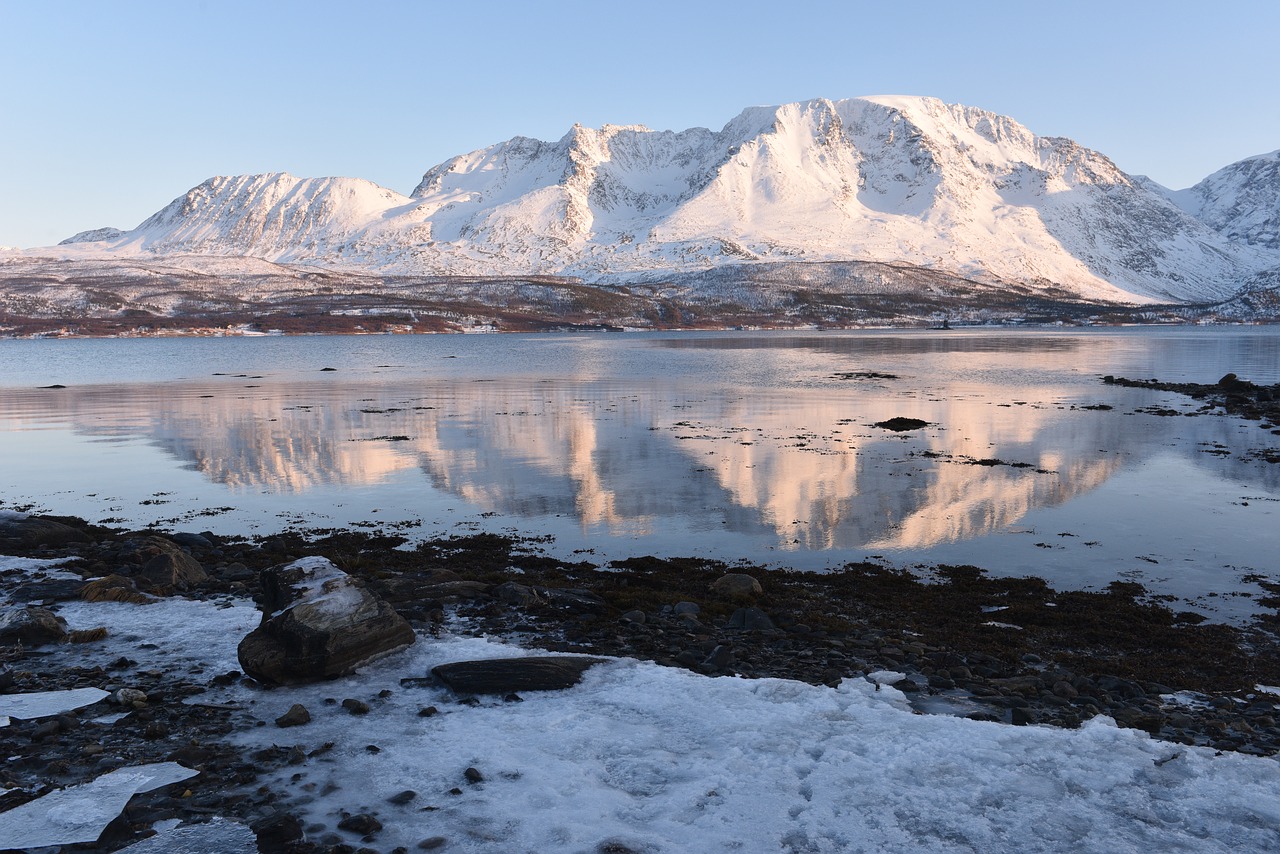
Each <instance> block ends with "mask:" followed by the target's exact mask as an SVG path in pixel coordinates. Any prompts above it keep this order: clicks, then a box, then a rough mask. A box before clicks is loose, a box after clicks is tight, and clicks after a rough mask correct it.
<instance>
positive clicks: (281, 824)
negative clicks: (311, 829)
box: [249, 812, 302, 854]
mask: <svg viewBox="0 0 1280 854" xmlns="http://www.w3.org/2000/svg"><path fill="white" fill-rule="evenodd" d="M249 829H250V830H252V831H253V834H254V836H256V837H257V841H258V850H259V851H260V852H263V854H268V852H276V851H284V850H285V849H286V848H288V846H289V845H290V843H293V842H298V841H300V840H301V839H302V823H301V822H299V821H298V819H297V818H295V817H294V816H291V815H289V814H288V813H285V812H275V813H272V814H270V815H268V816H266V817H264V818H260V819H258V820H257V821H255V822H254V823H253V824H251V825H249Z"/></svg>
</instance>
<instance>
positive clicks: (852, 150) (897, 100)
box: [19, 96, 1280, 303]
mask: <svg viewBox="0 0 1280 854" xmlns="http://www.w3.org/2000/svg"><path fill="white" fill-rule="evenodd" d="M1249 162H1250V161H1245V163H1249ZM1237 167H1240V168H1239V169H1237ZM1269 168H1270V170H1271V171H1270V173H1269V174H1270V175H1271V176H1272V180H1271V181H1270V183H1268V184H1267V185H1265V186H1261V187H1260V186H1257V185H1256V181H1255V180H1254V179H1255V178H1256V175H1255V173H1254V171H1249V170H1244V169H1243V167H1241V164H1237V165H1236V166H1235V167H1228V169H1227V170H1223V172H1220V173H1217V176H1211V178H1210V179H1206V182H1203V183H1202V184H1201V185H1197V187H1196V188H1192V189H1191V190H1186V191H1182V193H1184V194H1190V195H1188V196H1187V197H1186V198H1183V197H1182V196H1181V195H1179V194H1174V193H1171V192H1170V191H1168V190H1166V189H1164V188H1162V187H1159V186H1158V185H1155V184H1154V183H1153V182H1151V181H1149V180H1146V179H1140V178H1133V177H1131V176H1129V175H1126V174H1125V173H1124V172H1122V171H1120V170H1119V169H1118V168H1116V166H1115V165H1114V164H1113V163H1112V162H1111V161H1110V160H1109V159H1107V158H1106V157H1105V156H1103V155H1102V154H1099V153H1098V152H1096V151H1092V150H1090V149H1087V148H1083V147H1082V146H1080V145H1078V144H1076V143H1075V142H1072V141H1071V140H1069V139H1064V138H1055V137H1040V136H1036V135H1035V134H1033V133H1031V131H1029V130H1028V129H1027V128H1025V127H1023V126H1022V125H1020V124H1018V123H1017V122H1016V121H1014V120H1013V119H1010V118H1007V117H1004V116H1000V115H997V114H995V113H990V112H987V111H985V110H980V109H977V108H974V107H966V106H961V105H954V104H945V103H943V102H941V101H939V100H937V99H933V98H921V97H906V96H893V97H868V98H852V99H848V100H842V101H829V100H825V99H817V100H812V101H805V102H801V103H795V104H786V105H783V106H779V107H751V108H748V109H746V110H744V111H743V112H742V113H741V114H740V115H739V116H737V117H736V118H734V119H733V120H732V121H730V122H729V123H728V124H726V125H725V126H724V127H723V128H722V129H721V130H720V131H711V130H708V129H705V128H693V129H690V130H686V131H682V132H679V133H676V132H671V131H652V130H649V129H647V128H644V127H640V126H616V125H606V126H604V127H603V128H600V129H598V130H597V129H591V128H585V127H581V126H576V125H575V126H574V127H573V129H571V130H570V131H569V132H568V133H567V134H566V135H565V136H564V137H563V138H562V139H560V140H558V141H556V142H542V141H539V140H535V139H529V138H526V137H516V138H514V139H511V140H508V141H507V142H503V143H500V144H498V145H494V146H490V147H489V148H485V149H481V150H479V151H473V152H471V153H470V154H465V155H461V156H459V157H455V158H453V159H451V160H449V161H446V162H445V163H442V164H440V165H438V166H435V167H433V168H431V169H430V170H428V171H427V172H426V174H425V175H424V176H423V178H422V181H421V182H420V183H419V184H418V186H417V187H416V188H415V189H414V190H413V192H412V194H411V195H409V196H405V195H401V194H399V193H396V192H394V191H392V190H388V189H386V188H383V187H379V186H377V185H375V184H372V183H370V182H368V181H364V180H360V179H356V178H311V179H300V178H295V177H293V176H290V175H286V174H268V175H242V176H236V177H218V178H212V179H210V180H208V181H206V182H205V183H203V184H201V185H200V186H198V187H196V188H194V189H192V190H191V191H190V192H188V193H187V194H186V195H184V196H182V197H180V198H178V199H175V200H174V201H173V202H172V203H171V204H170V205H169V206H167V207H166V208H165V209H163V210H162V211H160V212H159V213H157V214H155V215H154V216H152V217H150V218H149V219H147V220H146V221H145V222H143V223H142V224H141V225H139V226H138V227H137V228H135V229H132V230H130V231H125V232H116V231H115V230H114V229H97V230H95V231H92V232H84V233H82V234H80V235H77V236H76V237H74V238H71V241H69V242H68V244H66V245H61V246H57V247H52V248H50V249H41V250H27V251H26V252H23V253H19V255H20V256H21V257H25V258H66V259H93V258H106V259H117V260H121V261H123V260H126V259H131V258H132V259H141V258H155V257H157V256H158V257H177V256H183V255H215V256H228V257H237V258H246V259H247V258H254V259H262V260H267V261H272V262H276V263H281V264H293V265H318V266H322V267H329V268H341V269H344V270H364V271H370V272H379V273H393V274H409V275H437V274H439V275H445V274H449V275H454V274H456V275H491V276H506V275H530V274H555V275H569V276H579V277H582V278H584V279H586V280H589V281H599V282H622V281H637V280H646V279H647V280H654V281H660V280H662V278H663V277H664V276H668V275H672V274H678V273H688V272H693V271H699V270H705V269H709V268H714V267H719V266H724V265H731V264H743V263H755V262H797V261H841V260H860V261H880V262H889V263H894V264H907V265H913V266H918V267H926V268H931V269H935V270H939V271H944V272H948V273H953V274H958V275H961V276H965V277H968V278H972V279H976V280H979V281H988V282H996V283H998V282H1020V283H1024V284H1028V285H1031V286H1042V285H1046V284H1050V283H1052V284H1056V285H1058V286H1061V287H1064V288H1066V289H1068V290H1070V291H1073V292H1075V293H1076V294H1078V295H1079V296H1081V297H1084V298H1088V299H1097V300H1113V301H1120V302H1130V303H1135V302H1136V303H1142V302H1151V301H1170V300H1173V301H1185V300H1213V299H1220V298H1223V297H1226V296H1229V295H1230V294H1232V293H1234V292H1235V291H1237V290H1238V289H1239V287H1240V286H1241V285H1242V284H1243V283H1244V282H1245V280H1246V279H1248V278H1249V277H1250V276H1252V275H1254V274H1256V273H1258V272H1260V271H1264V270H1268V269H1274V268H1280V243H1278V242H1277V241H1276V239H1275V222H1276V220H1275V217H1276V210H1277V199H1280V183H1278V182H1276V181H1275V180H1274V177H1275V174H1274V173H1275V169H1274V166H1271V167H1269ZM1231 170H1236V171H1231ZM1255 171H1256V170H1255ZM1224 173H1225V174H1224ZM1218 176H1222V177H1221V178H1220V179H1219V178H1218ZM1251 182H1253V183H1252V184H1251ZM1248 186H1253V187H1254V189H1252V190H1249V191H1247V192H1246V191H1245V189H1243V188H1244V187H1248ZM1175 197H1176V198H1175ZM1188 200H1191V201H1188ZM1193 202H1194V203H1193ZM1180 205H1181V206H1180ZM1224 205H1226V206H1228V207H1229V208H1230V211H1229V212H1228V213H1226V214H1224V213H1223V211H1222V210H1220V208H1222V206H1224ZM1184 208H1185V209H1184ZM1197 217H1199V218H1197ZM1259 218H1261V219H1262V220H1265V222H1263V223H1262V224H1259ZM1268 218H1269V219H1268ZM1202 220H1203V221H1202ZM1267 223H1270V224H1269V225H1268V224H1267ZM1268 229H1269V230H1268Z"/></svg>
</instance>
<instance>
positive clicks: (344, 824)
mask: <svg viewBox="0 0 1280 854" xmlns="http://www.w3.org/2000/svg"><path fill="white" fill-rule="evenodd" d="M338 828H339V829H340V830H347V831H350V832H352V833H358V834H360V835H361V836H368V835H369V834H371V833H377V832H378V831H380V830H382V822H380V821H378V819H377V817H376V816H374V815H372V814H371V813H367V812H362V813H357V814H356V815H349V816H347V817H346V818H344V819H342V821H340V822H338Z"/></svg>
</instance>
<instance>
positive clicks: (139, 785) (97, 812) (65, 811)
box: [0, 762, 200, 848]
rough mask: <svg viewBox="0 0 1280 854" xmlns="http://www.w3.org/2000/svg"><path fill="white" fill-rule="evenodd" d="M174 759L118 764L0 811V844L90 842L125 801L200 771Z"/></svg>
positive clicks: (39, 845)
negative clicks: (95, 776) (84, 780)
mask: <svg viewBox="0 0 1280 854" xmlns="http://www.w3.org/2000/svg"><path fill="white" fill-rule="evenodd" d="M199 773H200V772H199V771H192V770H191V769H190V768H183V767H182V766H181V765H179V764H178V763H176V762H157V763H154V764H151V765H138V766H136V767H134V768H118V769H116V770H115V771H111V772H108V773H106V774H103V775H102V776H101V777H99V778H98V779H96V780H92V781H90V782H88V783H81V784H80V785H78V786H70V787H68V788H66V789H59V790H58V791H56V792H50V793H49V794H47V795H45V796H43V797H40V798H36V799H35V800H34V801H28V802H27V803H25V804H23V805H22V806H19V807H14V808H13V809H11V810H9V811H8V812H5V813H0V845H4V846H5V847H6V848H43V847H46V846H52V845H75V844H77V843H80V842H93V841H95V840H96V839H97V838H98V837H99V836H101V835H102V830H103V828H105V827H106V826H107V825H108V824H109V823H110V822H111V821H112V819H114V818H115V817H116V816H118V815H119V814H120V811H121V810H123V809H124V807H125V804H127V803H129V799H130V798H132V797H133V796H134V795H136V794H138V793H139V792H150V791H151V790H153V789H158V788H160V787H161V786H167V785H169V784H170V783H177V782H180V781H182V780H187V779H189V778H191V777H194V776H196V775H197V774H199Z"/></svg>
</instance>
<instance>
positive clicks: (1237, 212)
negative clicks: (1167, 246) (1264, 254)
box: [1170, 151, 1280, 249]
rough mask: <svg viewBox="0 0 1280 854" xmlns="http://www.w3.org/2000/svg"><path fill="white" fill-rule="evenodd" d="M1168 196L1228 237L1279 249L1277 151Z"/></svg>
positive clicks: (1279, 159)
mask: <svg viewBox="0 0 1280 854" xmlns="http://www.w3.org/2000/svg"><path fill="white" fill-rule="evenodd" d="M1170 196H1171V198H1172V199H1173V200H1174V201H1175V202H1176V203H1177V204H1178V205H1179V206H1180V207H1181V208H1182V209H1183V210H1185V211H1186V212H1187V213H1189V214H1191V215H1192V216H1194V217H1196V218H1197V219H1199V220H1200V221H1202V222H1204V223H1205V224H1206V225H1208V226H1209V227H1210V228H1212V229H1214V230H1215V231H1217V232H1219V233H1221V234H1222V235H1224V236H1225V237H1227V238H1228V239H1229V240H1233V241H1238V242H1241V243H1247V244H1250V245H1253V246H1265V247H1267V248H1269V249H1280V151H1273V152H1271V153H1270V154H1259V155H1258V156H1257V157H1248V158H1245V159H1244V160H1241V161H1239V162H1236V163H1232V164H1231V165H1230V166H1226V167H1224V168H1222V169H1219V170H1218V171H1217V172H1214V173H1213V174H1212V175H1210V176H1209V177H1207V178H1205V179H1204V180H1203V181H1201V182H1200V183H1199V184H1196V185H1195V186H1194V187H1190V188H1188V189H1186V190H1179V191H1177V192H1174V193H1171V194H1170Z"/></svg>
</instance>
